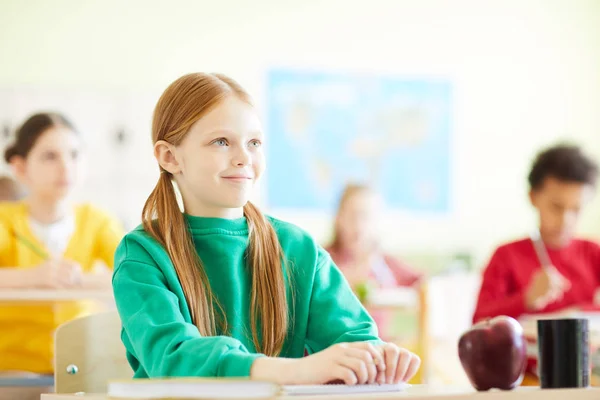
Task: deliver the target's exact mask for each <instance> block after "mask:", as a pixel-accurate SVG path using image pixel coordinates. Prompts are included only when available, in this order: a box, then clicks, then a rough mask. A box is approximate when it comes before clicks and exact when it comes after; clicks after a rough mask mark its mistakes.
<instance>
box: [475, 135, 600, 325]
mask: <svg viewBox="0 0 600 400" xmlns="http://www.w3.org/2000/svg"><path fill="white" fill-rule="evenodd" d="M597 175H598V167H597V165H596V164H595V163H594V162H593V161H592V160H590V159H589V158H587V157H586V156H585V155H584V154H583V153H582V151H581V150H580V149H579V148H578V147H576V146H569V145H559V146H555V147H551V148H549V149H546V150H545V151H543V152H541V153H540V154H539V155H538V156H537V158H536V160H535V162H534V164H533V167H532V169H531V172H530V173H529V186H530V192H529V197H530V200H531V204H532V205H533V206H534V207H535V209H536V210H537V212H538V214H539V235H540V237H541V241H542V242H543V243H541V245H542V247H545V250H546V252H547V255H548V256H549V262H550V264H551V266H549V267H548V268H542V263H543V261H544V260H540V259H539V257H538V255H537V253H536V250H535V248H534V244H533V242H532V240H531V239H530V238H525V239H521V240H518V241H515V242H512V243H508V244H505V245H503V246H500V247H499V248H498V249H497V250H496V251H495V253H494V255H493V256H492V258H491V260H490V262H489V264H488V266H487V268H486V269H485V271H484V273H483V282H482V285H481V289H480V292H479V299H478V301H477V306H476V309H475V314H474V316H473V322H477V321H479V320H482V319H484V318H487V317H495V316H497V315H508V316H511V317H513V318H519V317H520V316H521V315H523V314H527V313H532V314H533V313H546V312H555V311H558V310H561V309H565V308H580V309H587V308H591V307H594V295H595V292H596V290H597V289H598V288H599V287H600V246H599V245H598V244H596V243H594V242H591V241H587V240H582V239H575V238H574V237H573V235H574V233H575V227H576V224H577V220H578V219H579V215H580V211H581V209H582V208H583V207H584V206H585V204H586V203H588V201H589V200H590V199H591V197H592V195H593V192H594V188H595V185H596V178H597ZM543 250H544V249H542V251H543Z"/></svg>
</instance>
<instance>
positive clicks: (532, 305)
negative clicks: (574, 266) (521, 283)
mask: <svg viewBox="0 0 600 400" xmlns="http://www.w3.org/2000/svg"><path fill="white" fill-rule="evenodd" d="M570 288H571V282H569V280H568V279H567V278H565V277H564V276H563V275H562V274H561V273H560V272H558V270H557V269H556V268H555V267H553V266H549V267H544V268H540V269H539V270H538V271H536V272H535V274H534V275H533V277H532V279H531V281H530V283H529V286H527V289H526V291H525V307H526V308H527V309H528V310H531V311H539V310H541V309H543V308H545V307H546V306H547V305H548V304H551V303H554V302H555V301H558V300H560V299H562V297H563V295H564V294H565V292H566V291H568V290H569V289H570Z"/></svg>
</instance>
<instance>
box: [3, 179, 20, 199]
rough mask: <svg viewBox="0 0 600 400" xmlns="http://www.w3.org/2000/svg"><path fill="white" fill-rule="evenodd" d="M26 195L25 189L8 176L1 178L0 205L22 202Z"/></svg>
mask: <svg viewBox="0 0 600 400" xmlns="http://www.w3.org/2000/svg"><path fill="white" fill-rule="evenodd" d="M24 195H25V194H24V192H23V188H22V187H21V185H19V183H18V182H17V181H15V180H14V179H12V178H11V177H8V176H0V203H1V202H4V201H17V200H21V199H22V198H23V196H24Z"/></svg>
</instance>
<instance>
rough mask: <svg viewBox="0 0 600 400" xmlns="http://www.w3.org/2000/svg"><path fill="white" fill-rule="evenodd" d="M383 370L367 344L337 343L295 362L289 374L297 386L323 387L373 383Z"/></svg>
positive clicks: (379, 354)
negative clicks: (338, 382) (340, 382)
mask: <svg viewBox="0 0 600 400" xmlns="http://www.w3.org/2000/svg"><path fill="white" fill-rule="evenodd" d="M384 368H385V360H384V358H383V354H382V352H381V351H379V350H378V349H376V348H375V346H373V345H372V344H370V343H366V342H353V343H338V344H335V345H333V346H331V347H329V348H327V349H325V350H323V351H320V352H318V353H315V354H312V355H310V356H308V357H305V358H301V359H299V360H298V365H297V366H295V367H294V369H293V371H292V373H293V374H295V375H296V378H297V379H298V382H297V384H324V383H329V382H335V381H342V382H343V383H345V384H347V385H354V384H364V383H376V382H377V376H378V372H379V371H380V370H382V369H384Z"/></svg>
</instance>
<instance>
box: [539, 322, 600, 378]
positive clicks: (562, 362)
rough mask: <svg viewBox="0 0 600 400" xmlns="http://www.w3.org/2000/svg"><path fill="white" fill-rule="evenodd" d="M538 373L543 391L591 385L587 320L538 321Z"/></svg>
mask: <svg viewBox="0 0 600 400" xmlns="http://www.w3.org/2000/svg"><path fill="white" fill-rule="evenodd" d="M537 329H538V372H539V376H540V386H541V388H542V389H551V388H581V387H587V386H589V384H590V368H591V366H590V345H589V330H588V320H587V319H579V318H569V319H546V320H538V322H537Z"/></svg>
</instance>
